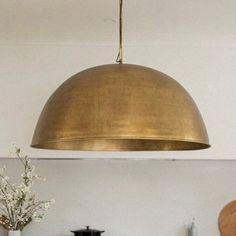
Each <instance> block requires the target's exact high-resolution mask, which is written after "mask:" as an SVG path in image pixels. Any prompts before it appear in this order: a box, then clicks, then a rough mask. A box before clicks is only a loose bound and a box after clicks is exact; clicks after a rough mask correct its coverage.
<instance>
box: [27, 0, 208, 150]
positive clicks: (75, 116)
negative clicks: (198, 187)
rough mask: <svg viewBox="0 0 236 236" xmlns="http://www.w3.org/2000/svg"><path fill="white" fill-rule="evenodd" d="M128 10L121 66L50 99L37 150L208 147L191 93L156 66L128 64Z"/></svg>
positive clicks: (88, 73) (75, 80)
mask: <svg viewBox="0 0 236 236" xmlns="http://www.w3.org/2000/svg"><path fill="white" fill-rule="evenodd" d="M122 7H123V0H120V48H119V54H118V58H117V62H118V63H117V64H111V65H102V66H97V67H93V68H90V69H87V70H84V71H82V72H80V73H78V74H76V75H74V76H72V77H71V78H70V79H68V80H67V81H65V82H64V83H63V84H62V85H61V86H60V87H59V88H58V89H57V90H56V91H55V92H54V94H53V95H52V96H51V97H50V98H49V100H48V101H47V103H46V105H45V107H44V109H43V111H42V113H41V115H40V118H39V121H38V124H37V127H36V129H35V132H34V136H33V141H32V145H31V146H32V147H35V148H42V149H57V150H87V151H162V150H197V149H205V148H208V147H209V146H210V145H209V140H208V135H207V131H206V128H205V125H204V122H203V119H202V117H201V114H200V112H199V110H198V108H197V106H196V104H195V103H194V101H193V99H192V98H191V96H190V95H189V94H188V93H187V91H186V90H185V89H184V88H183V87H182V86H181V85H180V84H178V83H177V82H176V81H175V80H174V79H172V78H170V77H169V76H167V75H165V74H163V73H161V72H159V71H156V70H154V69H151V68H147V67H143V66H139V65H131V64H123V55H122V52H123V50H122V49H123V48H122Z"/></svg>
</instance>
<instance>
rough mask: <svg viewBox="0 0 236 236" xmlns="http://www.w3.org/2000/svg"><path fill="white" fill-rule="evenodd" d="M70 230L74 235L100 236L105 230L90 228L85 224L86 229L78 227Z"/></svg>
mask: <svg viewBox="0 0 236 236" xmlns="http://www.w3.org/2000/svg"><path fill="white" fill-rule="evenodd" d="M71 232H72V233H74V234H75V236H101V234H102V233H104V232H105V231H100V230H97V229H90V228H89V226H86V229H79V230H75V231H71Z"/></svg>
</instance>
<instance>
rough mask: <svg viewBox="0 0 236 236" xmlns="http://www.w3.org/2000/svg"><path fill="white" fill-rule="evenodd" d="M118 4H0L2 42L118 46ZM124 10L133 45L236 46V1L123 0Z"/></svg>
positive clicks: (20, 0) (97, 0)
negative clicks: (198, 44)
mask: <svg viewBox="0 0 236 236" xmlns="http://www.w3.org/2000/svg"><path fill="white" fill-rule="evenodd" d="M118 2H119V0H115V1H114V0H113V1H112V0H0V43H95V44H100V43H111V44H113V43H116V42H117V36H118V34H117V20H116V19H117V17H118ZM124 11H125V39H126V43H128V44H136V43H138V44H139V43H143V44H146V43H147V44H148V43H151V44H155V43H159V42H184V43H185V42H224V43H225V42H226V43H234V42H236V27H235V23H236V1H235V0H138V1H137V0H124ZM113 20H116V22H114V21H113Z"/></svg>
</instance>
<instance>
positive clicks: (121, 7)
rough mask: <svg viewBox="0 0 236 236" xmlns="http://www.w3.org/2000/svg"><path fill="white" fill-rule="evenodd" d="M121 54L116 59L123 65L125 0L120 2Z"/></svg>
mask: <svg viewBox="0 0 236 236" xmlns="http://www.w3.org/2000/svg"><path fill="white" fill-rule="evenodd" d="M119 34H120V35H119V37H120V42H119V53H118V56H117V59H116V62H117V63H120V64H122V63H123V0H120V16H119Z"/></svg>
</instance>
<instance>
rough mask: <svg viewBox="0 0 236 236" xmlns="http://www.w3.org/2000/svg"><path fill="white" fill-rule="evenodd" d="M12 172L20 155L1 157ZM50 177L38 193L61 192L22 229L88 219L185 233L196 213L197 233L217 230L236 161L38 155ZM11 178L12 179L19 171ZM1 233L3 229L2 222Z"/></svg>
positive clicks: (33, 233) (110, 226)
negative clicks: (60, 158)
mask: <svg viewBox="0 0 236 236" xmlns="http://www.w3.org/2000/svg"><path fill="white" fill-rule="evenodd" d="M3 164H5V165H7V166H8V174H9V175H10V176H14V178H15V177H16V176H17V174H18V167H17V164H18V165H19V163H18V161H16V160H3V159H2V160H0V166H2V165H3ZM35 165H36V167H37V170H38V173H40V174H41V175H42V176H44V177H46V178H47V182H45V183H42V184H41V183H40V184H39V185H38V186H37V188H36V189H37V192H39V195H40V196H41V198H45V199H47V198H49V199H50V198H52V197H54V198H55V199H56V201H57V202H56V204H55V205H54V206H53V207H52V209H51V210H50V211H49V213H48V215H47V216H46V217H45V219H44V220H43V222H42V223H40V224H37V223H32V224H30V225H29V226H28V227H27V228H26V229H25V231H24V233H23V236H41V235H44V236H70V235H72V234H70V232H69V231H70V230H71V229H78V228H81V227H84V226H85V225H91V226H93V227H95V228H98V229H101V230H106V233H104V236H133V235H136V236H143V235H156V236H187V235H186V230H185V227H186V226H187V225H188V223H190V221H191V218H192V217H195V218H196V223H197V226H198V230H199V234H198V235H199V236H201V235H207V236H218V235H219V232H218V226H217V218H218V214H219V212H220V210H221V209H222V208H223V206H224V205H225V204H227V203H228V202H229V201H231V200H234V199H235V198H236V187H235V181H234V180H235V179H236V162H235V161H224V162H223V161H174V162H173V161H157V160H156V161H154V160H152V161H150V160H149V161H141V160H140V161H132V160H129V161H122V160H117V161H114V160H110V161H109V160H107V161H104V160H100V161H99V160H96V161H94V160H90V161H36V162H35ZM14 178H13V179H14ZM0 235H1V236H6V235H7V234H6V232H5V231H1V230H0Z"/></svg>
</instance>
